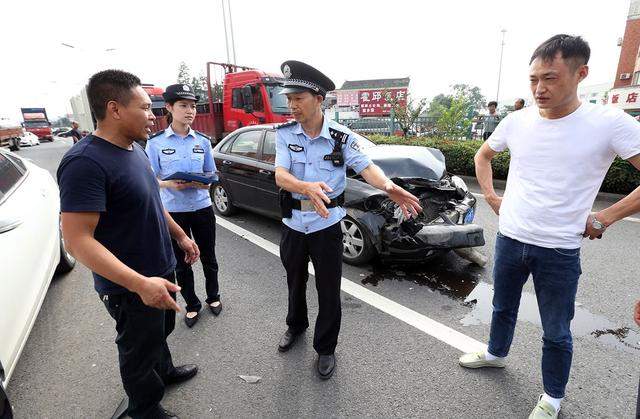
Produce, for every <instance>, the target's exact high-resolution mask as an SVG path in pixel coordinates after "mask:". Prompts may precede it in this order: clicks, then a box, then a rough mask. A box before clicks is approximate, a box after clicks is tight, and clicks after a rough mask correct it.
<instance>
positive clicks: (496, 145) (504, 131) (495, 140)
mask: <svg viewBox="0 0 640 419" xmlns="http://www.w3.org/2000/svg"><path fill="white" fill-rule="evenodd" d="M511 119H512V118H511V115H507V117H506V118H504V119H503V120H502V121H501V122H500V123H499V124H498V126H497V127H496V129H495V131H493V134H491V136H490V137H489V139H488V140H487V144H488V145H489V147H491V149H492V150H493V151H495V152H497V153H500V152H501V151H504V150H506V149H507V148H509V125H510V123H511Z"/></svg>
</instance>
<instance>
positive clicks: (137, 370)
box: [58, 70, 200, 419]
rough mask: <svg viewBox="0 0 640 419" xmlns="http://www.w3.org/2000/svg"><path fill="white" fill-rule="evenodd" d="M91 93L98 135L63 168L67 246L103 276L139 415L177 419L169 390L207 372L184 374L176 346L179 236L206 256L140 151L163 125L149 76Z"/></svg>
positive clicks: (113, 81) (104, 296)
mask: <svg viewBox="0 0 640 419" xmlns="http://www.w3.org/2000/svg"><path fill="white" fill-rule="evenodd" d="M87 95H88V97H89V102H90V105H91V109H92V111H93V113H94V115H95V117H96V119H97V121H98V128H97V129H96V131H95V133H94V134H93V135H88V136H87V137H86V138H85V139H84V140H83V141H82V142H80V143H78V144H76V145H75V146H74V147H72V148H71V149H70V150H69V151H68V152H67V153H66V154H65V156H64V157H63V159H62V161H61V163H60V167H59V168H58V183H59V185H60V201H61V210H62V230H63V234H64V237H65V244H66V245H67V249H68V250H69V251H70V252H71V253H72V254H73V255H74V256H75V257H76V258H77V259H78V260H79V261H80V262H82V263H83V264H84V265H86V266H87V267H88V268H89V269H91V271H92V272H93V278H94V284H95V289H96V291H97V292H98V295H99V296H100V299H101V300H102V302H103V303H104V305H105V306H106V308H107V310H108V312H109V314H110V315H111V317H113V318H114V320H115V321H116V330H117V331H118V336H117V338H116V344H117V346H118V353H119V363H120V375H121V376H122V383H123V386H124V389H125V391H126V393H127V395H128V396H129V408H128V414H129V416H131V417H132V418H154V419H155V418H166V417H174V416H175V415H173V414H172V413H170V412H168V411H166V410H164V409H163V408H162V407H161V405H160V401H161V400H162V397H163V395H164V387H165V385H166V384H171V383H178V382H181V381H184V380H187V379H189V378H191V377H193V376H194V375H195V374H196V372H197V367H196V366H195V365H184V366H181V367H174V366H173V362H172V360H171V353H170V351H169V348H168V346H167V341H166V337H167V336H168V335H169V333H171V331H172V330H173V327H174V324H175V312H176V311H180V308H179V306H178V305H177V303H176V301H175V292H176V291H178V290H179V287H178V286H176V285H175V284H174V282H175V281H174V269H175V265H176V260H175V257H174V255H173V249H172V247H171V237H173V238H174V239H175V240H176V241H177V242H178V244H179V245H180V247H181V248H182V250H183V251H184V252H185V255H186V256H185V260H186V261H187V262H188V263H193V262H194V261H195V260H197V258H198V257H199V254H200V252H199V250H198V246H197V245H196V244H195V242H194V241H193V240H191V239H190V238H189V237H188V236H187V235H186V234H185V233H184V231H183V230H182V229H181V228H180V227H179V226H178V225H177V224H176V223H175V222H174V221H173V219H172V218H171V216H170V215H169V213H167V212H166V211H165V210H164V209H163V207H162V201H161V200H160V193H159V189H158V181H157V179H156V177H155V175H154V174H153V171H152V170H151V167H150V165H149V160H148V159H147V156H146V154H145V153H144V150H143V149H142V148H141V147H139V146H138V145H137V144H134V139H136V138H146V137H147V136H148V133H149V132H150V130H149V126H151V125H153V121H154V120H155V117H154V116H153V113H152V112H151V100H150V99H149V96H148V95H147V93H145V91H144V90H143V89H142V87H141V86H140V79H138V78H137V77H136V76H134V75H133V74H129V73H126V72H123V71H118V70H106V71H102V72H100V73H97V74H95V75H93V76H92V77H91V79H90V80H89V84H88V86H87ZM174 310H175V311H174Z"/></svg>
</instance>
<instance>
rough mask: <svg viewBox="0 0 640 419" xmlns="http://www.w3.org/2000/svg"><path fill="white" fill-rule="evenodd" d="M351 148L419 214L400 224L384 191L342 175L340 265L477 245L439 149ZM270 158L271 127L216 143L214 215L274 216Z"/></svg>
mask: <svg viewBox="0 0 640 419" xmlns="http://www.w3.org/2000/svg"><path fill="white" fill-rule="evenodd" d="M356 135H357V134H356ZM358 143H359V144H360V146H361V147H362V149H363V152H364V153H366V154H367V155H368V156H369V157H370V158H371V160H372V161H373V162H374V163H375V164H376V165H378V166H379V167H380V168H381V169H382V170H383V171H384V172H385V174H386V175H387V176H388V177H389V178H391V179H392V180H393V181H394V182H395V183H396V184H398V185H399V186H401V187H403V188H404V189H406V190H407V191H409V192H411V193H412V194H414V195H415V196H417V197H418V198H419V199H420V202H421V205H422V207H423V211H422V213H420V214H419V215H418V217H417V218H411V219H408V220H407V219H404V216H403V214H402V211H401V210H400V208H398V206H397V205H396V204H395V202H393V201H392V200H391V199H389V198H388V196H387V195H386V194H385V193H384V192H382V191H380V190H378V189H376V188H374V187H372V186H370V185H368V184H367V183H366V182H365V181H364V179H362V178H361V177H360V176H358V175H356V174H355V172H353V171H352V170H348V172H347V183H346V189H345V204H344V208H345V210H346V211H347V216H346V217H345V218H343V219H342V221H341V226H342V232H343V244H344V250H343V259H344V261H345V262H347V263H350V264H354V265H358V264H363V263H367V262H369V261H370V260H371V259H373V258H374V257H376V256H378V257H380V258H382V259H393V260H395V261H425V260H427V259H430V258H432V257H435V256H438V255H441V254H443V253H446V252H448V251H450V250H452V249H462V248H472V247H476V246H482V245H484V235H483V230H482V228H481V227H480V226H478V225H476V224H473V219H474V215H475V206H476V198H475V197H474V196H473V195H472V194H471V193H470V192H469V190H468V189H467V186H466V185H465V183H464V181H463V180H462V179H460V178H459V177H457V176H451V175H450V174H448V173H447V171H446V166H445V159H444V156H443V155H442V153H441V152H440V151H439V150H436V149H433V148H427V147H417V146H404V145H375V144H373V143H372V142H370V141H369V140H367V139H365V138H364V137H361V136H358ZM275 153H276V145H275V126H274V125H257V126H251V127H245V128H241V129H239V130H237V131H235V132H234V133H232V134H230V135H229V136H227V137H226V138H224V139H223V140H222V141H221V142H220V143H219V144H218V145H216V147H215V148H214V158H215V161H216V166H217V168H218V171H219V181H218V182H217V183H216V184H215V185H214V186H213V188H212V189H211V191H212V192H211V193H212V198H213V202H214V208H215V209H216V211H217V212H218V213H219V214H221V215H224V216H228V215H232V214H233V213H234V212H235V211H236V210H237V208H243V209H247V210H249V211H253V212H257V213H260V214H263V215H266V216H269V217H272V218H277V219H279V218H280V210H279V206H278V187H277V186H276V183H275V167H274V163H275Z"/></svg>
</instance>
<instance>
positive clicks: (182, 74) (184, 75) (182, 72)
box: [177, 61, 192, 84]
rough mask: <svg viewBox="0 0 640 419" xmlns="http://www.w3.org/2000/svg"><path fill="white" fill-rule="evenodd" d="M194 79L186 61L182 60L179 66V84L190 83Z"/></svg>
mask: <svg viewBox="0 0 640 419" xmlns="http://www.w3.org/2000/svg"><path fill="white" fill-rule="evenodd" d="M191 81H192V79H191V69H190V68H189V66H188V65H187V63H185V62H184V61H182V62H180V65H179V66H178V80H177V83H179V84H189V83H190V82H191Z"/></svg>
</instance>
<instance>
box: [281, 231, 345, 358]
mask: <svg viewBox="0 0 640 419" xmlns="http://www.w3.org/2000/svg"><path fill="white" fill-rule="evenodd" d="M280 259H281V260H282V264H283V265H284V269H285V270H286V271H287V286H288V287H289V310H288V313H287V326H289V328H290V329H291V330H292V331H294V332H296V333H298V332H302V331H303V330H304V329H306V328H307V327H309V319H308V317H307V280H308V279H309V270H308V264H309V259H311V262H312V263H313V268H314V270H315V278H316V290H318V306H319V312H318V317H317V319H316V327H315V333H314V336H313V348H314V349H315V350H316V352H317V353H318V354H321V355H328V354H332V353H333V352H334V351H335V349H336V345H337V344H338V334H339V333H340V321H341V319H342V308H341V305H340V280H341V278H342V231H341V230H340V223H336V224H334V225H332V226H331V227H327V228H325V229H324V230H320V231H317V232H315V233H311V234H304V233H300V232H298V231H295V230H292V229H290V228H289V227H287V226H286V225H283V226H282V238H281V240H280Z"/></svg>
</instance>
